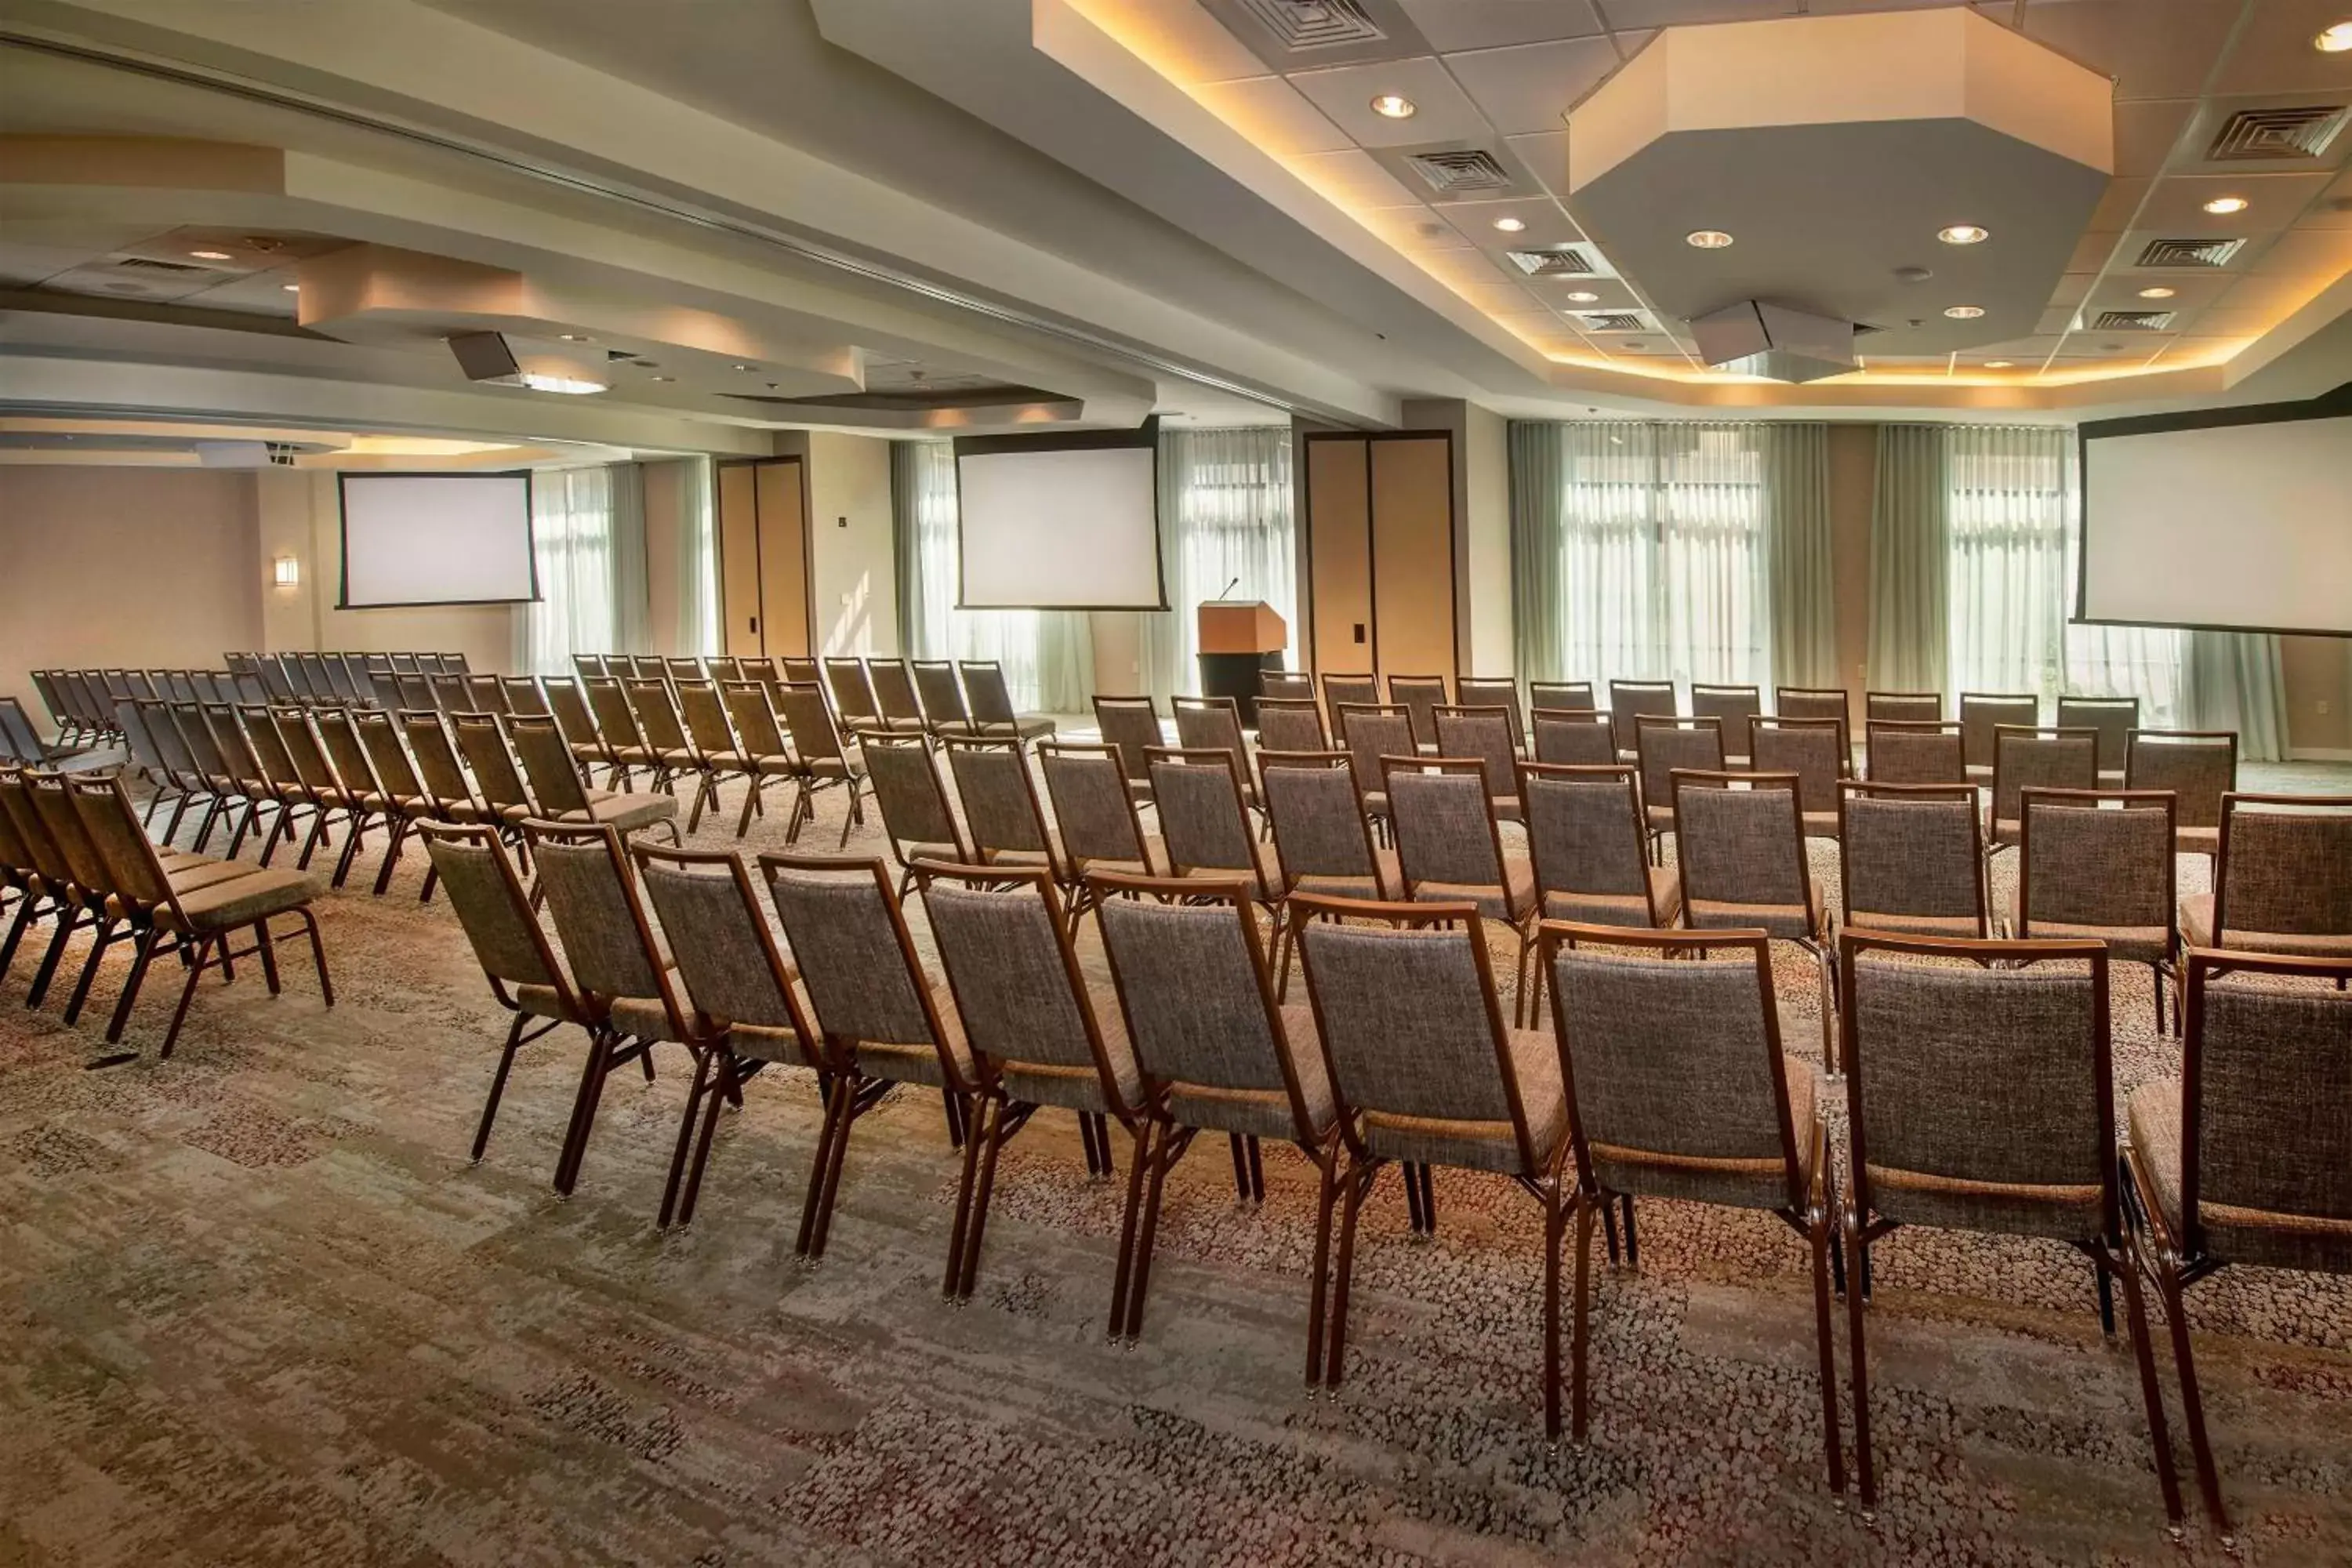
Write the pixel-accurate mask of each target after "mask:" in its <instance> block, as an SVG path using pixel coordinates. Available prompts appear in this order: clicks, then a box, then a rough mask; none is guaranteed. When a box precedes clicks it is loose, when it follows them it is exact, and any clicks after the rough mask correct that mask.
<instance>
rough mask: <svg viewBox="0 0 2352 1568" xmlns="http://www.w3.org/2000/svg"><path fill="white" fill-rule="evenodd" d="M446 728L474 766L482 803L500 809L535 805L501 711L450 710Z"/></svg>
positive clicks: (475, 780) (476, 785) (469, 764)
mask: <svg viewBox="0 0 2352 1568" xmlns="http://www.w3.org/2000/svg"><path fill="white" fill-rule="evenodd" d="M449 728H450V729H451V730H452V731H455V732H456V733H457V750H458V751H459V752H461V753H463V755H464V756H465V759H466V765H467V766H468V767H470V768H472V769H473V770H474V785H475V788H476V789H477V790H478V791H479V792H480V795H481V797H482V804H483V805H488V806H490V807H492V808H493V809H499V810H503V809H506V808H509V807H515V806H520V807H521V808H522V809H523V810H524V811H527V812H528V811H530V810H532V809H534V807H533V805H532V802H531V797H530V787H529V786H528V785H526V784H524V783H523V776H522V771H521V770H520V768H518V767H516V766H515V759H514V752H512V751H511V750H510V749H509V747H508V745H507V731H506V721H505V719H504V718H503V717H502V716H501V715H499V714H496V713H452V714H450V715H449Z"/></svg>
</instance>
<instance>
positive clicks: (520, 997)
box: [513, 985, 585, 1024]
mask: <svg viewBox="0 0 2352 1568" xmlns="http://www.w3.org/2000/svg"><path fill="white" fill-rule="evenodd" d="M513 995H514V999H515V1005H516V1006H517V1007H519V1008H520V1009H521V1010H522V1011H523V1012H526V1013H529V1014H530V1015H531V1016H533V1017H535V1018H561V1019H562V1020H563V1021H564V1022H565V1023H567V1024H578V1023H583V1022H585V1020H584V1019H583V1018H582V1017H581V1016H580V1015H579V1013H577V1012H576V1011H574V1010H573V1009H572V1008H570V1007H567V1006H565V1005H563V997H562V993H561V992H559V991H557V990H556V989H555V987H554V986H552V985H518V986H516V987H514V990H513Z"/></svg>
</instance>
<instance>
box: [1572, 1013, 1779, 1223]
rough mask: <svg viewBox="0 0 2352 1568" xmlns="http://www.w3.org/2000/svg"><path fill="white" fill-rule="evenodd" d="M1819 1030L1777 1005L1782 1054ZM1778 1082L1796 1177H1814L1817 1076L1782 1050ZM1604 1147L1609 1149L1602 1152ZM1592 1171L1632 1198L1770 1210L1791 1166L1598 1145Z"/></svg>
mask: <svg viewBox="0 0 2352 1568" xmlns="http://www.w3.org/2000/svg"><path fill="white" fill-rule="evenodd" d="M1819 1032H1820V1026H1819V1024H1818V1023H1817V1022H1816V1021H1815V1020H1813V1019H1810V1018H1803V1019H1801V1018H1797V1017H1794V1016H1791V1015H1790V1012H1789V1010H1788V1008H1787V1006H1786V1005H1783V1006H1782V1007H1781V1009H1780V1045H1781V1048H1782V1051H1783V1052H1784V1053H1785V1052H1786V1050H1787V1048H1788V1047H1789V1045H1790V1043H1791V1042H1792V1041H1794V1040H1800V1039H1806V1038H1810V1037H1811V1036H1813V1035H1816V1034H1818V1033H1819ZM1780 1078H1781V1081H1783V1082H1784V1083H1786V1084H1787V1085H1788V1086H1789V1127H1790V1131H1791V1132H1793V1133H1794V1134H1795V1138H1796V1153H1797V1179H1798V1181H1799V1182H1800V1184H1804V1185H1806V1186H1810V1184H1811V1181H1812V1174H1813V1172H1812V1162H1813V1144H1814V1141H1815V1135H1814V1122H1815V1120H1816V1099H1817V1095H1816V1090H1817V1088H1818V1086H1819V1082H1820V1079H1819V1078H1818V1077H1817V1076H1816V1074H1815V1072H1814V1070H1813V1064H1812V1063H1811V1062H1810V1061H1803V1060H1800V1059H1799V1058H1796V1057H1793V1056H1790V1055H1786V1054H1783V1055H1782V1056H1781V1058H1780ZM1603 1151H1607V1152H1603ZM1592 1164H1593V1174H1594V1176H1595V1177H1596V1178H1597V1179H1598V1180H1599V1181H1600V1183H1601V1185H1602V1186H1604V1187H1606V1188H1608V1189H1609V1190H1610V1191H1611V1192H1617V1193H1631V1194H1633V1195H1635V1196H1636V1197H1659V1198H1683V1199H1685V1200H1687V1201H1689V1202H1692V1203H1701V1204H1724V1205H1730V1206H1732V1207H1735V1208H1763V1209H1774V1208H1780V1207H1782V1206H1784V1205H1786V1204H1787V1203H1788V1202H1789V1166H1788V1161H1787V1160H1786V1158H1785V1157H1783V1156H1782V1155H1780V1154H1768V1155H1763V1156H1759V1157H1755V1158H1748V1159H1725V1158H1719V1157H1706V1156H1687V1155H1678V1154H1676V1153H1659V1152H1650V1151H1640V1150H1608V1147H1607V1145H1605V1144H1604V1145H1599V1146H1596V1148H1595V1150H1594V1154H1593V1162H1592Z"/></svg>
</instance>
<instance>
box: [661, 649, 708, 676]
mask: <svg viewBox="0 0 2352 1568" xmlns="http://www.w3.org/2000/svg"><path fill="white" fill-rule="evenodd" d="M661 671H662V673H663V674H664V675H666V676H667V677H668V678H669V679H672V680H700V679H702V660H701V659H699V658H696V657H695V656H694V655H692V654H669V655H666V656H664V657H663V658H662V661H661Z"/></svg>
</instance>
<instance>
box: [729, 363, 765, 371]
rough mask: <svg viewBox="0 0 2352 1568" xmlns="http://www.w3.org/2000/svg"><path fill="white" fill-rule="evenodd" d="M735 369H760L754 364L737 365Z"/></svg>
mask: <svg viewBox="0 0 2352 1568" xmlns="http://www.w3.org/2000/svg"><path fill="white" fill-rule="evenodd" d="M735 368H736V369H737V370H757V369H759V368H760V367H759V366H758V365H756V364H739V365H737V366H736V367H735Z"/></svg>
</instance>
